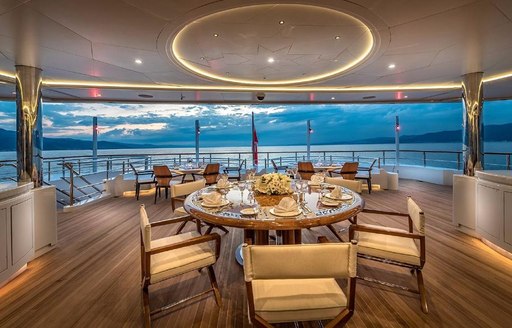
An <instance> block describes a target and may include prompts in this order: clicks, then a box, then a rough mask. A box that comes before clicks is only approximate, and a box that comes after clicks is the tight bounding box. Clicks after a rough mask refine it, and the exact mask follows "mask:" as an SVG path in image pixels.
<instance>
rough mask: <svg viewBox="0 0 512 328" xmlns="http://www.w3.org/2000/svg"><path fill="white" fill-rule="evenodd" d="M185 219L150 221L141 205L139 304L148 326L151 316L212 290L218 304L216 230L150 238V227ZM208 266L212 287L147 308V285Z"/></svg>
mask: <svg viewBox="0 0 512 328" xmlns="http://www.w3.org/2000/svg"><path fill="white" fill-rule="evenodd" d="M184 219H185V220H188V218H186V217H179V218H172V219H168V220H163V221H158V222H153V223H149V219H148V216H147V213H146V209H145V207H144V205H141V206H140V254H141V273H142V283H141V285H142V302H143V303H142V304H143V314H144V324H145V326H146V327H150V326H151V315H154V314H156V313H160V312H162V311H165V310H168V309H170V308H172V307H173V306H175V305H178V304H182V303H183V302H184V301H188V300H190V299H192V298H196V297H199V296H202V295H204V294H206V293H209V292H213V294H214V295H215V300H216V302H217V304H218V305H219V306H221V304H222V303H221V302H222V301H221V296H220V292H219V288H218V285H217V280H216V278H215V272H214V270H213V265H214V264H215V262H216V261H217V258H218V257H219V254H220V236H219V235H218V234H216V233H213V234H210V235H204V236H201V235H200V234H199V233H198V232H196V231H191V232H187V233H183V234H180V235H176V236H170V237H165V238H160V239H155V240H151V229H152V228H153V227H157V226H163V225H167V224H173V223H178V222H182V221H183V220H184ZM205 267H206V268H207V269H208V277H209V278H210V284H211V288H210V289H208V290H206V291H203V292H201V293H199V294H197V295H194V296H191V297H188V298H186V299H184V300H181V301H178V302H175V303H173V304H169V305H166V306H164V307H161V308H159V309H156V310H153V311H151V310H150V306H149V286H150V285H154V284H156V283H158V282H161V281H164V280H167V279H170V278H173V277H176V276H178V275H181V274H184V273H187V272H190V271H195V270H199V269H201V268H205Z"/></svg>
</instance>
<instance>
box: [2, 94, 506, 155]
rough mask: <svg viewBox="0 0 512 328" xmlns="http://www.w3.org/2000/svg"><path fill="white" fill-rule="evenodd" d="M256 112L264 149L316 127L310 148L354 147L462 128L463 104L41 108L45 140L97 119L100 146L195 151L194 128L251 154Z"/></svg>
mask: <svg viewBox="0 0 512 328" xmlns="http://www.w3.org/2000/svg"><path fill="white" fill-rule="evenodd" d="M251 112H254V114H255V124H256V129H257V132H258V138H259V144H260V145H268V146H272V145H294V144H304V142H305V138H306V121H307V120H308V119H309V120H311V126H312V128H313V130H314V133H313V134H312V137H311V142H312V144H326V143H327V144H328V143H336V142H347V141H348V142H349V141H351V140H361V139H368V138H375V137H392V136H393V135H394V121H395V116H396V115H399V117H400V125H401V135H418V134H424V133H428V132H437V131H444V130H458V129H461V127H462V103H461V102H451V103H418V104H411V103H405V104H347V105H345V104H325V105H268V104H256V105H222V104H220V105H219V104H212V105H201V104H199V105H198V104H189V105H186V104H115V103H44V105H43V134H44V136H45V137H54V138H56V137H57V138H58V137H71V138H76V139H83V140H91V138H92V137H91V135H92V127H91V125H92V117H93V116H97V117H98V125H99V132H100V134H99V140H103V141H117V142H125V143H135V144H152V145H156V146H160V147H165V146H178V147H179V146H184V147H190V146H193V145H194V121H195V120H196V119H198V120H199V121H200V125H201V136H200V137H201V145H202V146H249V145H250V142H251ZM484 123H485V124H486V125H488V124H504V123H512V100H504V101H492V102H486V103H485V105H484ZM0 128H3V129H6V130H15V129H16V106H15V103H14V102H12V101H0Z"/></svg>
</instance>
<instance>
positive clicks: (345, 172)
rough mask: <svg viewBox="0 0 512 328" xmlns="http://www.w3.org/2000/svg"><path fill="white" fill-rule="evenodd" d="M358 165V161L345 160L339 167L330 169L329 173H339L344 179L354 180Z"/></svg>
mask: <svg viewBox="0 0 512 328" xmlns="http://www.w3.org/2000/svg"><path fill="white" fill-rule="evenodd" d="M358 166H359V162H345V163H343V166H342V167H341V168H340V169H335V170H330V171H329V175H330V176H331V177H332V174H333V173H334V174H338V175H341V176H342V177H343V179H345V180H354V179H355V177H356V174H357V168H358Z"/></svg>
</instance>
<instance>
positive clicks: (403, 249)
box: [354, 224, 420, 265]
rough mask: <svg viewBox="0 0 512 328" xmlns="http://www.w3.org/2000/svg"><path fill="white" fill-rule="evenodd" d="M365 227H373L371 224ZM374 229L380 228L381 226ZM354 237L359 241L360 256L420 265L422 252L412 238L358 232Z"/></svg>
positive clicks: (399, 230) (358, 250) (398, 230)
mask: <svg viewBox="0 0 512 328" xmlns="http://www.w3.org/2000/svg"><path fill="white" fill-rule="evenodd" d="M365 226H367V227H372V225H369V224H366V225H365ZM373 227H376V228H379V226H373ZM386 230H392V231H397V232H405V233H408V231H406V230H402V229H390V228H386ZM354 237H355V239H356V240H357V252H358V253H359V254H366V255H370V256H375V257H381V258H385V259H390V260H395V261H398V262H403V263H408V264H413V265H420V250H419V248H418V245H416V243H415V242H414V239H412V238H405V237H398V236H390V235H385V234H380V233H373V232H362V231H356V233H355V235H354Z"/></svg>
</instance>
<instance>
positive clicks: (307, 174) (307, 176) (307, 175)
mask: <svg viewBox="0 0 512 328" xmlns="http://www.w3.org/2000/svg"><path fill="white" fill-rule="evenodd" d="M301 166H302V168H301ZM304 166H311V167H310V168H304ZM297 173H298V174H299V175H300V177H301V179H303V180H311V176H312V175H313V174H315V173H316V172H315V168H314V166H313V163H312V162H298V163H297Z"/></svg>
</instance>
